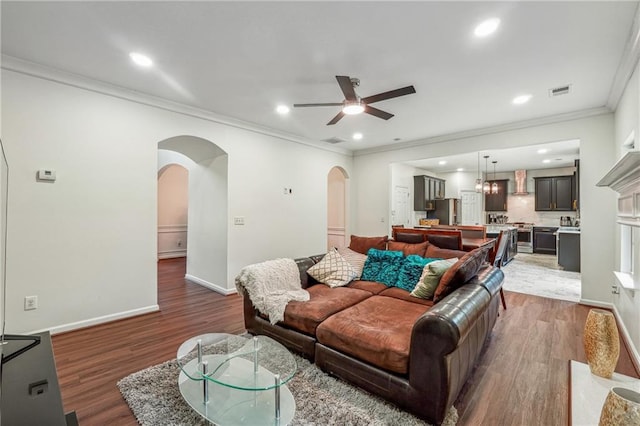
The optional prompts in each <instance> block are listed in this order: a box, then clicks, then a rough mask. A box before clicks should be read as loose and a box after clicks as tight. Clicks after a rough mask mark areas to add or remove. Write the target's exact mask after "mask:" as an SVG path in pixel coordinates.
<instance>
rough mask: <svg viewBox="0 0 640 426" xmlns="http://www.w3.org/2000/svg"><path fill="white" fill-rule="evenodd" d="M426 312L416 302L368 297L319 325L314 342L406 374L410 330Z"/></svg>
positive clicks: (422, 306)
mask: <svg viewBox="0 0 640 426" xmlns="http://www.w3.org/2000/svg"><path fill="white" fill-rule="evenodd" d="M307 303H308V302H307ZM427 310H429V307H428V306H424V305H421V304H419V303H411V302H407V301H404V300H400V299H396V298H393V297H384V296H371V297H370V298H368V299H366V300H364V301H362V302H360V303H358V304H356V305H354V306H352V307H350V308H348V309H345V310H344V311H341V312H339V313H337V314H335V315H332V316H331V317H329V318H327V319H326V320H325V321H324V322H322V324H320V325H319V326H318V329H317V330H316V339H317V340H318V342H320V343H322V344H323V345H325V346H328V347H330V348H333V349H335V350H337V351H340V352H343V353H345V354H348V355H351V356H353V357H355V358H358V359H360V360H362V361H365V362H368V363H369V364H372V365H375V366H376V367H379V368H382V369H385V370H388V371H391V372H394V373H399V374H407V372H408V367H409V347H410V345H411V331H412V329H413V325H414V323H415V322H416V320H417V319H418V318H419V317H420V316H421V315H422V314H423V313H425V312H426V311H427Z"/></svg>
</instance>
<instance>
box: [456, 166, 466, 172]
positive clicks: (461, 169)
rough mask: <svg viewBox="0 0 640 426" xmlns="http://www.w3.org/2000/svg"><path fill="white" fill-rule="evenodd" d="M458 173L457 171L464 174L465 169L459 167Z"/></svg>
mask: <svg viewBox="0 0 640 426" xmlns="http://www.w3.org/2000/svg"><path fill="white" fill-rule="evenodd" d="M456 171H457V172H464V169H463V168H462V167H458V168H457V169H456Z"/></svg>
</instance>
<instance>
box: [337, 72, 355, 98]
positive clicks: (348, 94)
mask: <svg viewBox="0 0 640 426" xmlns="http://www.w3.org/2000/svg"><path fill="white" fill-rule="evenodd" d="M336 80H338V84H339V85H340V89H342V93H344V99H345V100H347V101H357V100H358V96H357V95H356V91H355V90H353V83H351V78H349V76H347V75H336Z"/></svg>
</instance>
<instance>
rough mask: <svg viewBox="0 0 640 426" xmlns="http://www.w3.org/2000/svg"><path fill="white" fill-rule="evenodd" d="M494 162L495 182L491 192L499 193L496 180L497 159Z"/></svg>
mask: <svg viewBox="0 0 640 426" xmlns="http://www.w3.org/2000/svg"><path fill="white" fill-rule="evenodd" d="M492 163H493V183H492V184H491V193H492V194H497V193H498V182H496V163H497V161H496V160H493V161H492Z"/></svg>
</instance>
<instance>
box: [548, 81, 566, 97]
mask: <svg viewBox="0 0 640 426" xmlns="http://www.w3.org/2000/svg"><path fill="white" fill-rule="evenodd" d="M570 91H571V85H570V84H567V85H564V86H560V87H554V88H552V89H549V96H551V97H554V96H560V95H566V94H568V93H569V92H570Z"/></svg>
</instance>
